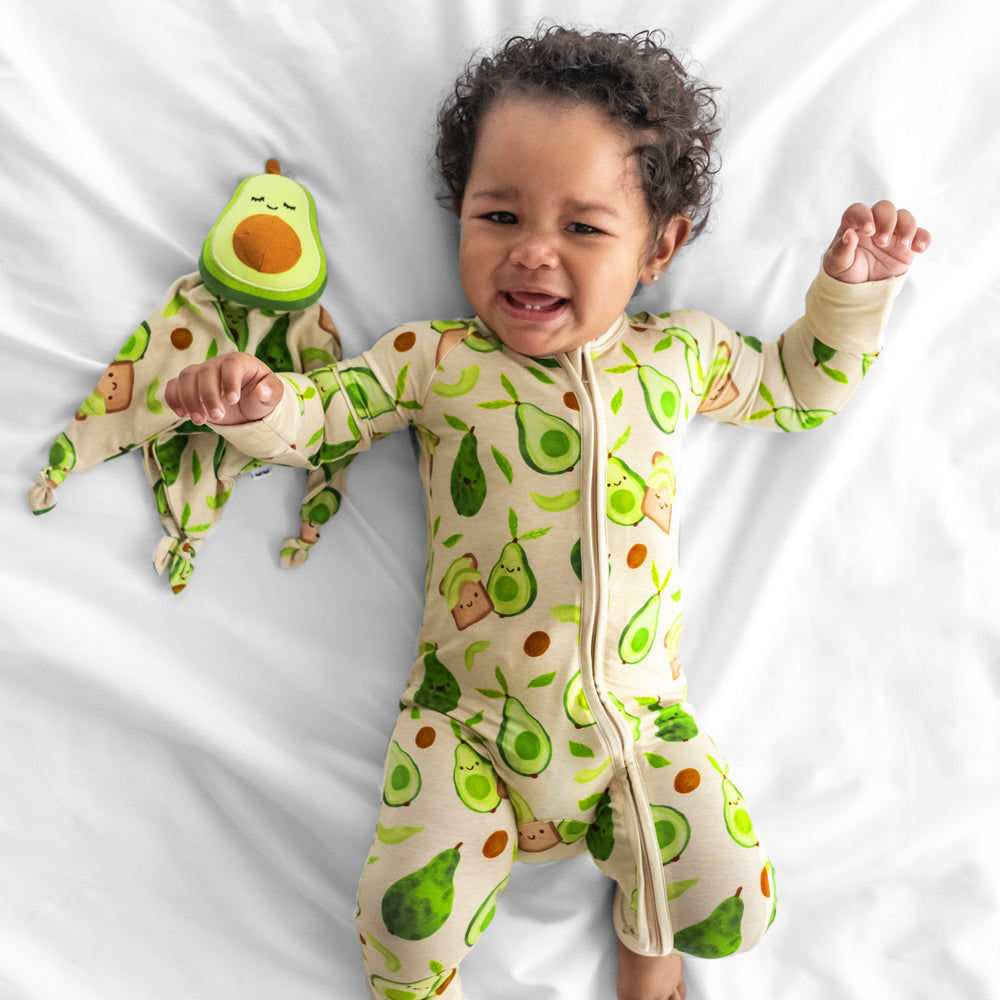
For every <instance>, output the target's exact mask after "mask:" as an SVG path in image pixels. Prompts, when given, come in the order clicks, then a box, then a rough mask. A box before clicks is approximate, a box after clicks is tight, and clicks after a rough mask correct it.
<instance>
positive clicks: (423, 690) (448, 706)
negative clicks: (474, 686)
mask: <svg viewBox="0 0 1000 1000" xmlns="http://www.w3.org/2000/svg"><path fill="white" fill-rule="evenodd" d="M460 697H461V691H460V690H459V687H458V681H456V680H455V675H454V674H453V673H452V672H451V671H450V670H449V669H448V668H447V667H446V666H445V665H444V664H443V663H442V662H441V661H440V660H439V659H438V657H437V651H436V647H434V646H429V647H426V651H425V652H424V677H423V680H422V681H421V682H420V687H419V688H417V692H416V694H414V696H413V700H414V701H415V702H416V703H417V704H418V705H423V706H424V708H430V709H433V711H435V712H441V713H443V714H447V713H448V712H452V711H454V710H455V709H456V708H457V707H458V700H459V698H460Z"/></svg>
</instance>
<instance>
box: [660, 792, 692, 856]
mask: <svg viewBox="0 0 1000 1000" xmlns="http://www.w3.org/2000/svg"><path fill="white" fill-rule="evenodd" d="M650 809H651V810H652V812H653V826H654V827H655V828H656V842H657V844H659V846H660V861H661V862H662V863H663V864H665V865H669V864H670V862H671V861H676V860H677V859H678V858H679V857H680V856H681V853H682V852H683V850H684V848H685V847H687V845H688V842H689V841H690V840H691V824H690V823H689V822H688V819H687V816H685V815H684V813H682V812H680V810H678V809H674V808H673V807H672V806H650Z"/></svg>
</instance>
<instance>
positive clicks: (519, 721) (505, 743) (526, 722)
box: [496, 667, 552, 778]
mask: <svg viewBox="0 0 1000 1000" xmlns="http://www.w3.org/2000/svg"><path fill="white" fill-rule="evenodd" d="M496 676H497V680H498V681H499V682H500V687H501V688H502V692H503V693H502V694H501V695H500V697H502V698H503V699H504V702H503V721H502V722H501V723H500V732H499V734H498V735H497V748H498V749H499V751H500V756H501V757H502V758H503V762H504V763H505V764H506V765H507V766H508V767H509V768H510V769H511V770H512V771H516V772H517V773H518V774H523V775H525V776H527V777H532V778H533V777H535V776H536V775H538V774H541V772H542V771H544V770H545V768H547V767H548V766H549V762H550V761H551V760H552V740H551V739H549V734H548V733H547V732H546V731H545V729H544V727H543V726H542V724H541V723H540V722H539V721H538V720H537V719H536V718H535V717H534V716H533V715H532V714H531V713H530V712H529V711H528V710H527V709H526V708H525V707H524V705H523V704H521V702H520V701H518V699H517V698H514V697H512V696H511V694H510V692H509V691H508V690H507V679H506V678H505V677H504V675H503V672H502V671H501V670H500V668H499V667H497V668H496ZM498 694H499V692H498Z"/></svg>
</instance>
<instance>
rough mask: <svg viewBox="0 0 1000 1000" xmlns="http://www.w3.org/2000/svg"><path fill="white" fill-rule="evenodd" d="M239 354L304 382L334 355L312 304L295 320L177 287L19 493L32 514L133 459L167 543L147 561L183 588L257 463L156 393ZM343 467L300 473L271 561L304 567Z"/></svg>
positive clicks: (336, 497)
mask: <svg viewBox="0 0 1000 1000" xmlns="http://www.w3.org/2000/svg"><path fill="white" fill-rule="evenodd" d="M231 351H248V352H250V353H251V354H255V355H256V356H257V357H259V358H261V359H262V360H263V361H265V362H266V363H267V364H268V365H269V366H270V367H271V368H273V369H275V370H279V371H298V372H301V371H308V370H309V369H311V368H317V367H320V366H326V365H329V364H330V363H332V362H334V361H336V360H338V359H339V358H340V356H341V351H340V343H339V340H338V337H337V331H336V329H335V327H334V324H333V321H332V319H331V318H330V315H329V314H328V313H327V312H326V310H325V309H323V307H322V306H320V305H312V306H309V307H308V308H306V309H302V310H299V311H295V312H271V311H267V312H265V311H264V310H261V309H255V308H249V307H247V306H243V305H240V304H238V303H236V302H233V301H230V300H227V299H224V298H220V297H219V296H218V295H216V294H213V293H212V292H211V291H209V290H208V288H206V287H205V285H204V284H203V282H202V279H201V277H200V275H199V274H189V275H186V276H184V277H182V278H179V279H178V280H177V281H176V282H175V283H174V284H173V285H172V286H171V288H170V289H169V290H168V292H167V293H166V296H165V297H164V300H163V301H162V302H161V304H160V305H159V306H158V308H157V309H156V310H155V311H154V312H153V314H152V315H151V316H150V317H149V319H147V320H146V321H144V322H143V323H141V324H140V325H139V327H138V328H137V329H136V331H135V333H134V334H133V335H132V336H131V337H130V338H129V340H128V341H127V343H126V344H125V346H124V347H123V348H122V349H121V350H120V351H119V352H118V354H117V355H116V356H115V358H114V360H113V361H112V362H111V364H110V365H108V367H107V369H106V370H105V372H104V374H103V375H101V377H100V379H98V382H97V385H96V387H95V388H94V391H93V392H92V393H91V394H90V395H89V396H88V397H87V398H86V399H85V400H84V401H83V403H82V404H81V406H80V408H79V409H78V410H77V412H76V414H75V416H74V418H73V419H72V420H70V421H69V423H67V425H66V427H65V428H64V430H63V431H62V433H61V434H60V435H59V436H58V437H57V438H56V440H55V441H54V442H53V444H52V446H51V448H50V450H49V464H48V466H46V467H45V468H44V469H42V471H41V472H40V473H39V474H38V476H37V478H36V480H35V484H34V485H33V486H32V488H31V491H30V494H29V502H30V505H31V508H32V510H33V511H34V512H35V513H36V514H43V513H46V512H48V511H50V510H51V509H52V508H53V507H54V506H55V497H54V491H55V489H56V488H57V487H58V486H59V485H60V484H61V483H63V482H64V481H65V479H66V477H67V475H69V473H71V472H72V473H79V472H84V471H86V470H87V469H91V468H93V467H94V466H95V465H98V464H100V463H102V462H106V461H108V460H110V459H112V458H115V457H117V456H118V455H123V454H125V453H126V452H129V451H133V450H135V449H137V448H141V449H142V455H143V466H144V471H145V474H146V478H147V480H148V481H149V485H150V487H151V488H152V491H153V496H154V498H155V502H156V509H157V512H158V514H159V517H160V521H161V522H162V524H163V527H164V529H165V531H166V535H165V536H164V538H163V539H162V540H161V541H160V543H159V545H158V546H157V547H156V550H155V552H154V556H153V559H154V565H155V567H156V570H157V572H159V573H164V572H166V573H167V576H168V579H169V581H170V584H171V587H172V589H173V591H174V593H179V592H180V591H181V590H183V588H184V587H185V586H186V585H187V582H188V580H189V579H190V576H191V573H192V572H193V569H194V562H193V560H194V557H195V555H196V553H197V551H198V549H199V547H200V545H201V543H202V541H203V540H204V539H205V536H206V535H207V534H208V532H209V530H210V529H211V528H212V527H213V525H215V524H216V522H217V521H218V520H219V518H220V517H221V515H222V509H223V507H224V505H225V503H226V501H227V500H228V499H229V496H230V494H231V493H232V490H233V485H234V482H235V480H236V478H237V477H238V476H239V475H241V474H242V473H244V472H249V471H251V470H252V469H255V468H257V467H258V466H260V465H261V464H262V463H261V462H259V461H257V460H256V459H254V458H251V457H250V456H249V455H245V454H243V453H242V452H241V451H239V449H238V448H236V447H235V446H234V445H232V444H231V443H230V442H228V441H226V440H225V438H222V437H220V436H219V435H218V434H217V433H215V432H213V431H212V430H210V429H209V428H208V427H205V426H198V425H196V424H193V423H191V422H190V421H187V420H185V421H182V420H180V419H179V418H178V417H177V416H176V415H175V414H174V413H173V411H172V410H171V409H170V408H169V407H168V406H166V405H165V403H164V402H163V388H164V386H165V385H166V384H167V382H168V381H169V380H170V379H171V378H173V377H174V376H175V375H177V374H178V373H179V372H180V371H181V369H182V368H184V367H186V366H187V365H190V364H194V363H196V362H199V361H204V360H206V359H207V358H211V357H214V356H215V355H216V354H223V353H226V352H231ZM344 475H345V462H338V463H320V464H318V465H316V466H315V467H312V468H310V469H309V471H308V473H307V478H306V490H305V499H304V501H303V504H302V507H301V512H300V513H301V519H302V524H301V530H300V534H299V536H298V537H297V538H289V539H286V540H285V543H284V546H283V548H282V561H283V562H284V563H285V565H289V566H294V565H299V564H300V563H302V562H304V561H305V559H306V557H307V555H308V551H309V548H310V547H311V546H312V544H314V543H315V541H316V540H317V539H318V538H319V528H320V526H321V525H322V524H324V523H325V522H326V521H327V520H328V519H329V517H330V516H332V514H334V513H335V512H336V511H337V509H338V507H339V505H340V498H341V493H342V490H343V479H344Z"/></svg>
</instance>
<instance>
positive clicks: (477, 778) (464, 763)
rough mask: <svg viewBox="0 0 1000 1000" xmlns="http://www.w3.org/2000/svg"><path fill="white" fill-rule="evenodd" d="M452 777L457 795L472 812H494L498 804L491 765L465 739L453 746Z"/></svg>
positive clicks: (495, 782)
mask: <svg viewBox="0 0 1000 1000" xmlns="http://www.w3.org/2000/svg"><path fill="white" fill-rule="evenodd" d="M453 778H454V781H455V791H456V792H458V797H459V798H460V799H461V800H462V802H463V803H464V804H465V805H466V806H468V807H469V808H470V809H471V810H472V811H473V812H477V813H488V812H494V811H495V810H496V808H497V806H498V805H500V793H499V792H498V791H497V776H496V772H495V771H494V770H493V765H492V764H491V763H490V762H489V760H487V759H486V758H485V757H483V756H482V755H481V754H479V753H477V752H476V751H475V750H473V749H472V747H471V746H470V745H469V744H468V743H466V742H465V740H462V742H461V743H459V744H458V746H457V747H455V770H454V773H453Z"/></svg>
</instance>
